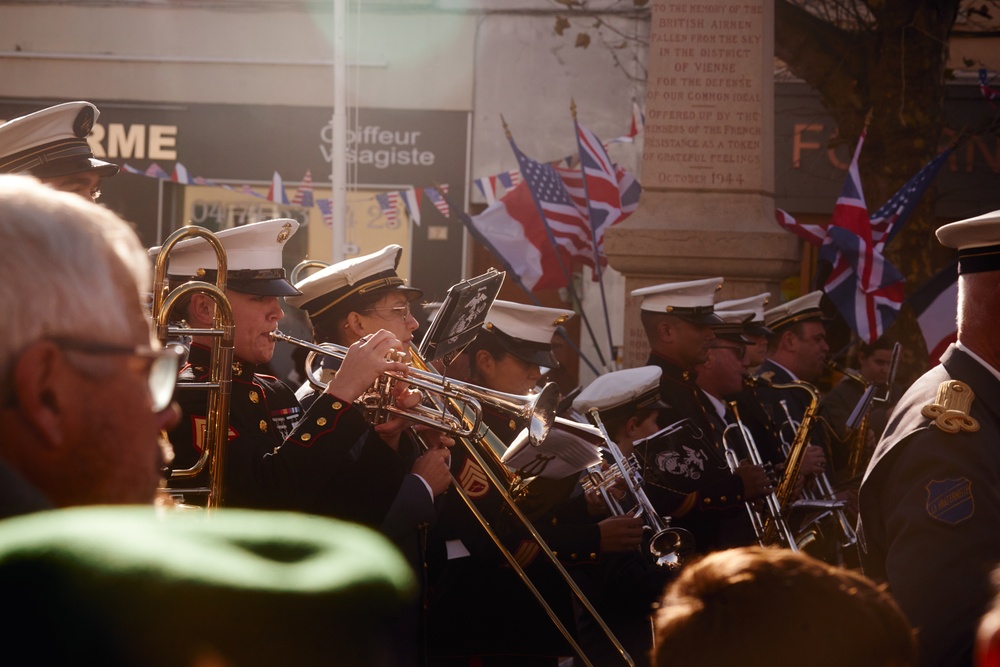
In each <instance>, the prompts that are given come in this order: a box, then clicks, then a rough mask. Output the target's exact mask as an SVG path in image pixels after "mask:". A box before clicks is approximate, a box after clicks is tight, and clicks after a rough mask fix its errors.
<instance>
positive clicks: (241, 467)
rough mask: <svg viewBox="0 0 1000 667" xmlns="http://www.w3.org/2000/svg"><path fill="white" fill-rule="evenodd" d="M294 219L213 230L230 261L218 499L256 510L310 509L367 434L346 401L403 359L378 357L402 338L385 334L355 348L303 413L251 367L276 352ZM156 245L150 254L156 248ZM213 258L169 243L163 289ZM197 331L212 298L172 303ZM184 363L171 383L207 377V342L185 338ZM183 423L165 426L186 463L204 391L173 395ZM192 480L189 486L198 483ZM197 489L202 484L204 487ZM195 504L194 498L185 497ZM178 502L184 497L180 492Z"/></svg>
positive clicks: (203, 250) (195, 243) (195, 247)
mask: <svg viewBox="0 0 1000 667" xmlns="http://www.w3.org/2000/svg"><path fill="white" fill-rule="evenodd" d="M297 228H298V223H297V222H296V221H294V220H289V219H277V220H266V221H264V222H258V223H254V224H249V225H245V226H242V227H235V228H233V229H227V230H224V231H221V232H219V233H218V234H217V236H218V238H219V241H220V242H221V243H222V245H223V246H224V248H225V251H226V255H227V262H228V285H227V289H226V296H227V297H228V299H229V302H230V304H231V306H232V310H233V322H234V327H235V341H234V361H233V368H232V370H233V375H232V380H233V387H232V396H231V406H230V414H229V443H228V446H227V447H226V450H227V451H226V459H225V474H224V480H223V488H224V491H225V504H227V505H230V506H237V507H250V508H261V509H296V510H307V511H308V510H309V509H310V508H312V507H313V506H314V505H315V503H316V496H317V493H318V492H319V491H320V490H322V489H323V488H324V485H325V484H327V483H328V481H329V479H330V477H331V476H333V475H335V473H336V471H338V470H339V469H340V468H341V467H342V466H343V465H344V462H345V461H346V460H347V457H348V455H349V450H350V447H351V445H352V444H353V443H355V442H356V441H357V440H358V438H360V437H361V436H362V435H363V434H364V433H366V432H367V430H368V424H367V423H366V422H365V420H364V418H363V416H362V415H361V413H360V412H359V411H358V410H357V409H354V408H352V403H353V401H354V400H355V399H357V398H358V397H359V396H360V395H361V394H362V393H363V392H364V391H365V390H367V389H368V388H369V387H370V386H371V385H372V383H373V382H374V381H375V379H376V378H377V377H378V375H379V374H380V373H381V372H382V371H385V370H393V371H399V372H405V371H406V368H407V367H406V364H404V363H402V362H399V361H392V360H387V359H386V354H387V353H388V352H389V351H390V350H391V349H394V348H395V349H400V348H401V346H402V342H401V341H400V340H399V339H398V338H396V336H395V335H394V334H392V333H391V332H389V331H384V330H383V331H379V332H376V333H375V334H374V335H373V336H372V337H371V338H369V339H368V340H366V341H365V342H363V343H358V344H355V345H353V346H352V347H351V350H350V352H349V353H348V354H347V356H346V358H345V359H344V363H343V365H342V368H341V372H339V373H338V374H337V376H336V377H335V378H334V379H333V380H332V381H331V382H330V383H329V385H328V386H327V389H326V391H325V392H324V393H323V395H322V396H320V397H319V398H317V400H316V401H315V402H314V403H313V404H312V406H310V408H309V409H308V411H304V410H303V409H302V406H301V405H300V404H299V402H298V400H296V398H295V395H294V393H293V392H292V391H291V390H290V389H289V388H288V387H286V386H285V384H284V383H283V382H281V381H280V380H278V379H277V378H275V377H272V376H269V375H264V374H261V373H258V372H257V369H258V367H259V366H260V365H262V364H266V363H268V362H269V361H270V360H271V357H272V356H273V354H274V345H275V343H274V341H273V340H272V339H271V337H270V333H271V332H272V331H274V330H275V329H276V328H277V326H278V321H279V320H280V319H281V318H282V317H283V316H284V312H283V311H282V309H281V305H280V304H279V302H278V299H279V298H280V297H282V296H291V295H296V294H298V293H299V292H298V290H296V289H295V288H294V287H293V286H292V285H291V283H289V282H288V281H287V280H286V279H285V271H284V269H283V268H282V263H281V251H282V249H283V248H284V245H285V242H286V241H288V239H289V238H290V237H291V236H292V234H294V233H295V230H296V229H297ZM158 250H159V249H158V248H154V249H152V250H151V251H150V253H151V254H155V253H156V252H157V251H158ZM215 267H216V255H215V252H214V250H213V249H212V247H211V246H210V245H209V244H208V242H206V241H204V240H203V239H200V238H197V239H191V240H188V241H182V242H180V243H178V244H177V245H176V246H174V249H173V251H172V253H171V255H170V258H169V266H168V268H167V272H168V274H169V276H170V283H171V288H173V287H174V286H175V285H177V284H180V283H182V282H186V281H188V280H192V279H199V280H214V277H215V273H216V269H215ZM179 308H180V310H181V311H183V312H182V313H181V316H182V317H183V318H184V319H185V320H186V321H187V323H188V324H189V325H190V326H191V327H192V328H195V329H199V328H201V329H205V328H211V326H212V321H213V314H214V310H215V304H214V302H213V301H212V300H211V298H209V297H208V296H206V295H203V294H194V295H192V296H191V298H190V301H189V302H188V303H187V304H182V305H181V306H179ZM192 341H193V342H192V345H191V352H190V355H189V358H188V364H187V365H186V366H185V368H184V369H183V372H182V374H181V378H180V381H179V383H178V384H179V386H183V385H184V384H186V383H190V382H203V381H205V380H207V379H208V377H209V373H210V357H211V350H210V339H208V338H207V337H204V336H197V335H196V336H193V337H192ZM177 398H178V401H179V402H180V404H181V407H182V409H183V418H182V420H181V423H180V424H179V425H178V426H177V427H176V428H174V429H173V430H172V431H171V432H170V440H171V442H172V443H173V445H174V455H175V460H174V463H173V465H174V467H179V468H184V467H189V466H190V465H192V464H193V463H194V461H196V460H197V458H198V456H199V455H200V451H201V449H202V442H201V438H202V437H203V434H204V428H203V426H204V423H205V419H206V416H205V411H206V399H205V392H204V390H197V389H191V390H184V391H179V392H178V395H177ZM199 481H202V480H198V479H197V478H196V479H195V480H194V483H198V482H199ZM202 485H203V484H202ZM190 500H194V501H195V502H196V501H197V499H194V498H192V499H190ZM185 501H186V502H187V501H189V499H188V498H185Z"/></svg>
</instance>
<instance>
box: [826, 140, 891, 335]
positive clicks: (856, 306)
mask: <svg viewBox="0 0 1000 667" xmlns="http://www.w3.org/2000/svg"><path fill="white" fill-rule="evenodd" d="M864 140H865V135H864V133H862V135H861V138H860V139H859V140H858V145H857V148H855V150H854V157H853V158H852V160H851V166H850V168H849V169H848V172H847V179H846V180H845V181H844V187H843V189H842V190H841V193H840V197H839V198H838V199H837V204H836V206H834V209H833V217H832V219H831V220H830V226H829V227H828V228H827V235H826V240H824V241H823V245H822V247H821V248H820V254H819V256H820V260H822V261H825V262H829V263H830V264H831V265H832V267H833V268H832V269H831V270H830V274H829V275H828V276H827V279H826V282H825V284H824V288H823V291H825V292H826V294H827V296H829V297H830V300H831V301H832V302H833V304H834V305H835V306H837V310H839V311H840V314H841V315H842V316H843V317H844V320H845V321H846V322H847V324H848V326H850V327H851V330H852V331H854V332H855V333H856V334H857V335H858V337H859V338H861V339H862V340H864V341H866V342H868V343H874V342H875V341H876V340H877V339H878V338H879V337H880V336H881V335H882V334H883V333H885V330H886V329H887V328H888V327H889V326H890V325H891V324H892V323H893V321H895V319H896V315H898V314H899V308H900V306H901V304H902V302H903V282H904V281H903V276H902V275H901V274H900V273H899V271H897V270H896V269H895V267H893V266H892V265H891V264H889V262H887V261H886V259H885V257H884V256H883V255H882V248H881V246H878V245H876V243H875V241H874V240H873V238H872V224H871V220H870V219H869V217H868V209H867V206H866V204H865V196H864V191H863V190H862V188H861V178H860V174H859V171H858V156H859V155H860V154H861V147H862V146H863V145H864ZM897 222H898V218H897ZM884 238H888V237H887V236H885V237H884Z"/></svg>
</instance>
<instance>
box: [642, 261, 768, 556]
mask: <svg viewBox="0 0 1000 667" xmlns="http://www.w3.org/2000/svg"><path fill="white" fill-rule="evenodd" d="M721 283H722V278H708V279H705V280H694V281H688V282H681V283H666V284H663V285H656V286H652V287H645V288H641V289H638V290H634V291H633V292H632V296H633V297H641V298H642V303H641V305H640V309H641V313H640V317H641V320H642V325H643V329H644V330H645V332H646V337H647V339H648V341H649V344H650V348H651V352H650V357H649V361H648V362H647V363H648V364H650V365H655V366H658V367H660V368H661V369H663V375H662V377H661V378H660V397H661V398H662V399H663V401H664V403H666V404H667V405H668V406H669V407H668V408H666V409H664V410H661V411H660V417H659V425H660V426H661V427H665V426H669V425H671V424H674V423H677V422H680V421H681V420H684V419H690V420H691V422H693V424H694V425H695V428H696V430H697V431H700V434H701V438H700V440H699V441H695V440H692V441H691V442H690V443H685V444H686V445H687V447H686V449H685V451H688V450H690V453H688V454H687V455H685V457H682V458H683V459H684V461H683V463H682V464H676V463H672V461H675V460H674V459H670V458H662V457H657V462H658V463H659V462H660V461H661V458H662V461H663V462H662V464H661V465H659V466H658V467H657V470H656V472H657V474H656V475H650V478H649V479H648V480H647V484H646V489H647V493H648V494H649V496H650V500H651V501H652V502H653V503H654V505H656V507H657V509H659V510H660V512H661V513H663V514H665V515H670V516H672V517H673V518H674V525H676V526H678V527H683V528H686V529H688V530H690V531H691V532H692V534H694V536H695V543H696V545H697V548H698V550H699V551H711V550H713V549H716V548H718V545H719V541H718V537H719V536H718V521H719V515H720V513H726V512H728V511H729V510H733V509H734V508H738V510H739V511H740V512H742V511H744V509H743V503H744V502H745V501H746V500H747V499H753V498H757V497H760V496H762V495H764V494H765V493H766V492H767V490H768V489H770V486H771V482H770V480H769V479H768V476H767V473H766V472H765V471H764V469H763V468H762V467H761V466H755V465H751V464H749V463H744V464H741V465H740V466H739V467H738V468H737V470H736V472H735V473H733V472H731V471H730V470H729V467H728V466H727V465H726V460H725V453H724V451H723V448H722V440H721V437H722V431H720V430H719V429H718V428H717V427H716V426H715V424H713V422H712V419H711V418H710V416H709V414H708V412H707V411H706V409H705V407H704V405H703V403H702V398H701V397H700V394H701V391H700V390H699V388H698V385H697V383H696V379H695V378H696V375H697V372H696V367H697V366H698V365H699V364H703V363H705V361H706V360H707V359H708V352H709V347H710V346H711V345H712V343H713V341H714V340H715V333H714V332H713V329H712V325H714V324H718V323H720V319H719V317H718V316H717V315H715V313H714V301H715V292H716V291H717V290H718V289H719V288H720V287H721ZM647 465H649V463H648V462H647ZM664 466H666V467H664Z"/></svg>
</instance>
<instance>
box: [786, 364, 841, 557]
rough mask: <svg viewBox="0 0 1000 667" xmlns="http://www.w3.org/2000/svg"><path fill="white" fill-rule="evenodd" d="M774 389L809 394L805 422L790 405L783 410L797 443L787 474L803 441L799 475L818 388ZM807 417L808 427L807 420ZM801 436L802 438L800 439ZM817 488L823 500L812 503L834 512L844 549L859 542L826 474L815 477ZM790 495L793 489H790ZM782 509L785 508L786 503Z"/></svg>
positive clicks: (802, 385) (806, 385)
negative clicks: (795, 390) (794, 413)
mask: <svg viewBox="0 0 1000 667" xmlns="http://www.w3.org/2000/svg"><path fill="white" fill-rule="evenodd" d="M772 387H776V388H779V389H780V388H782V387H786V388H788V387H799V388H800V389H804V390H805V391H808V392H809V405H808V406H807V407H806V412H805V414H804V415H803V416H802V422H801V423H797V422H796V421H795V419H794V418H793V417H792V415H791V413H790V412H789V410H788V404H787V403H786V402H785V401H784V400H782V401H780V403H781V408H782V410H784V412H785V418H786V419H787V420H788V424H789V426H790V427H791V428H793V429H795V440H794V442H793V443H792V444H791V445H790V446H789V451H788V454H787V456H788V458H787V460H786V463H785V475H787V474H788V469H789V466H790V462H791V460H792V453H793V452H794V451H795V448H796V446H797V445H799V440H800V439H802V440H804V444H802V445H801V450H802V451H801V452H799V453H798V460H797V461H796V475H798V468H799V467H800V466H801V464H802V456H803V455H804V454H805V448H806V446H807V445H808V444H809V432H810V431H811V430H812V427H813V422H814V421H815V418H816V412H817V410H818V407H819V392H817V391H816V388H815V387H813V386H812V385H811V384H809V383H807V382H801V381H796V382H793V383H792V384H790V385H772ZM807 417H808V424H807V419H806V418H807ZM800 436H801V438H800ZM813 479H814V480H815V483H816V486H817V488H818V489H819V492H820V498H811V499H810V500H811V504H812V505H813V506H819V507H820V508H821V509H824V510H826V511H832V512H833V515H834V516H835V517H836V518H837V525H838V526H839V527H840V535H841V542H840V546H841V547H845V548H846V547H851V546H854V545H855V544H857V543H858V536H857V533H856V532H855V531H854V527H853V526H851V522H850V520H848V518H847V515H846V514H845V513H844V502H843V501H841V500H834V497H833V496H834V491H833V485H832V484H830V479H829V478H828V477H827V476H826V472H818V473H816V474H815V475H813ZM784 481H785V480H784V478H782V483H784ZM794 481H795V478H792V485H794ZM789 492H790V489H789ZM782 507H785V505H784V504H783V505H782Z"/></svg>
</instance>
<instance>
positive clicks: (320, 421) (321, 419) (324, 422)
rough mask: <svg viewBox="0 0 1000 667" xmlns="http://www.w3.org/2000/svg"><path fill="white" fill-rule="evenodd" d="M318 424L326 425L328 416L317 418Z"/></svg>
mask: <svg viewBox="0 0 1000 667" xmlns="http://www.w3.org/2000/svg"><path fill="white" fill-rule="evenodd" d="M316 426H326V417H320V418H319V419H317V420H316Z"/></svg>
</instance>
